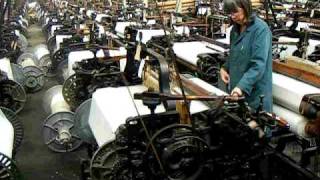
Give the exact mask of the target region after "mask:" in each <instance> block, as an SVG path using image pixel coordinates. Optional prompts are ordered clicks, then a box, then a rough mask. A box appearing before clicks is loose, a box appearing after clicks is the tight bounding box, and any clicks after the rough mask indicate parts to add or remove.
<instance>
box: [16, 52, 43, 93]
mask: <svg viewBox="0 0 320 180" xmlns="http://www.w3.org/2000/svg"><path fill="white" fill-rule="evenodd" d="M17 63H18V64H19V65H21V66H22V68H23V73H24V76H25V77H26V80H25V84H24V86H25V87H26V90H27V91H29V92H36V91H39V90H41V89H42V87H43V85H44V79H43V77H44V73H43V71H42V69H40V68H39V67H38V66H37V64H36V57H35V56H34V55H33V53H32V52H25V53H23V54H21V55H20V56H19V58H18V60H17Z"/></svg>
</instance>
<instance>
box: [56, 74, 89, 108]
mask: <svg viewBox="0 0 320 180" xmlns="http://www.w3.org/2000/svg"><path fill="white" fill-rule="evenodd" d="M83 85H84V84H83V81H82V79H81V78H80V77H78V76H77V75H76V74H73V75H72V76H70V77H69V78H68V79H67V80H66V81H65V82H64V84H63V88H62V95H63V98H64V100H65V101H66V102H67V103H68V104H69V106H70V107H71V108H72V109H75V108H77V107H78V106H79V105H80V104H81V103H82V102H83V101H84V100H85V99H86V97H85V94H84V95H83V97H81V96H79V94H78V93H79V91H81V90H82V89H83V88H84V87H83Z"/></svg>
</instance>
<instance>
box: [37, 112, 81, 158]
mask: <svg viewBox="0 0 320 180" xmlns="http://www.w3.org/2000/svg"><path fill="white" fill-rule="evenodd" d="M73 127H74V114H73V113H72V112H57V113H55V114H51V115H50V116H49V117H48V118H47V119H46V120H45V121H44V124H43V129H42V135H43V138H44V142H45V144H46V145H47V146H48V147H49V148H50V149H51V150H52V151H55V152H70V151H74V150H76V149H77V148H79V147H80V145H81V144H82V141H81V139H80V138H79V137H78V136H76V135H75V133H74V129H73ZM62 131H63V132H66V131H68V132H67V134H68V135H69V138H68V140H66V141H64V140H62V139H60V138H59V133H61V132H62Z"/></svg>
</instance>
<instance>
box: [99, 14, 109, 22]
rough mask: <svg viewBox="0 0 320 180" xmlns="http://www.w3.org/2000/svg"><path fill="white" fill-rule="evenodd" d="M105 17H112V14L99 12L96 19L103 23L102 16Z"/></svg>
mask: <svg viewBox="0 0 320 180" xmlns="http://www.w3.org/2000/svg"><path fill="white" fill-rule="evenodd" d="M104 17H110V15H107V14H97V16H96V19H95V20H96V21H97V22H98V23H101V21H102V18H104Z"/></svg>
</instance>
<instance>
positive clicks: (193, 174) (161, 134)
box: [148, 124, 209, 180]
mask: <svg viewBox="0 0 320 180" xmlns="http://www.w3.org/2000/svg"><path fill="white" fill-rule="evenodd" d="M151 143H153V144H154V146H155V148H156V149H157V154H158V155H159V157H160V159H161V162H162V165H163V168H164V170H165V172H166V176H167V178H168V179H172V180H182V179H184V180H192V179H201V178H199V177H200V176H201V175H202V171H203V162H204V161H205V154H206V152H208V150H209V146H208V145H207V143H206V142H205V140H203V139H201V138H200V137H199V135H197V134H195V133H194V132H193V130H192V128H191V126H189V125H182V124H172V125H169V126H166V127H164V128H162V129H160V130H159V131H158V132H156V133H155V134H154V135H153V136H152V138H151ZM148 154H149V157H152V158H149V162H148V167H149V168H150V170H151V172H152V173H153V174H154V175H155V176H157V175H158V172H160V171H161V170H160V167H159V164H158V163H157V162H156V157H155V155H154V152H153V150H152V149H151V146H150V144H149V145H148Z"/></svg>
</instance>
